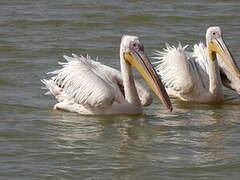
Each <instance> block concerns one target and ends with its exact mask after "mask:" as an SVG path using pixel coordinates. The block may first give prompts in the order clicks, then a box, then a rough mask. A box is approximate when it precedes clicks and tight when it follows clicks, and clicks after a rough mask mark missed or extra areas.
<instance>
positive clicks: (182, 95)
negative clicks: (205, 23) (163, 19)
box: [154, 27, 239, 103]
mask: <svg viewBox="0 0 240 180" xmlns="http://www.w3.org/2000/svg"><path fill="white" fill-rule="evenodd" d="M206 38H207V46H208V47H206V46H205V45H204V44H203V43H199V44H196V45H194V47H193V51H192V52H188V51H186V48H187V46H184V47H183V46H182V45H181V44H179V46H178V47H177V48H176V47H171V46H169V45H168V44H167V45H166V48H165V49H164V51H163V52H160V51H155V55H156V57H154V59H156V60H158V61H157V62H156V64H157V66H156V70H157V73H158V74H159V75H160V77H161V79H162V81H163V83H164V85H165V87H166V89H167V92H168V94H169V95H170V96H173V97H177V98H179V99H181V100H183V101H195V102H199V103H206V102H218V101H220V100H222V99H223V92H222V82H221V77H220V69H219V64H218V61H221V63H222V64H224V65H225V66H226V67H227V69H228V71H229V72H231V74H233V76H234V77H237V76H238V75H239V70H238V69H237V66H236V64H235V62H234V61H233V59H232V57H231V55H230V53H229V52H228V49H227V48H226V46H225V44H224V43H223V40H222V39H221V30H220V28H219V27H210V28H209V29H208V30H207V33H206ZM215 42H216V43H215ZM209 43H210V44H209ZM213 43H215V44H216V47H215V44H214V46H213ZM216 53H219V54H220V56H223V58H222V59H221V58H220V56H218V60H216V56H217V54H216ZM212 56H213V57H212ZM223 59H224V60H223ZM225 62H226V63H225ZM226 64H227V65H226ZM226 73H227V72H226ZM238 78H239V77H238Z"/></svg>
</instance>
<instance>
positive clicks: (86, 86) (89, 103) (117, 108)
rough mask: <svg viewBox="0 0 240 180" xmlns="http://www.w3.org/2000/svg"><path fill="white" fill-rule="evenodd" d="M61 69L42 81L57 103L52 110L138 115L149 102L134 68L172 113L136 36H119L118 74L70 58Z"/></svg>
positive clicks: (149, 97)
mask: <svg viewBox="0 0 240 180" xmlns="http://www.w3.org/2000/svg"><path fill="white" fill-rule="evenodd" d="M64 58H65V59H66V60H67V62H66V63H61V64H62V66H63V67H62V68H61V69H60V70H56V71H54V72H51V74H53V77H51V79H49V80H45V79H44V80H42V82H43V83H44V84H45V86H46V88H47V89H48V90H49V92H50V93H51V94H52V95H53V96H55V98H56V99H57V101H58V103H57V104H56V105H55V106H54V109H62V110H66V111H71V112H77V113H79V114H140V113H142V106H143V105H149V104H151V102H152V97H151V94H150V92H149V91H148V90H147V89H145V88H143V86H142V85H141V84H140V83H138V82H137V81H135V80H134V78H133V74H132V67H134V68H136V69H137V70H138V71H139V72H140V73H141V75H142V76H143V78H144V79H145V81H146V82H147V84H148V85H149V86H150V87H151V89H152V90H153V91H154V93H155V94H156V96H157V97H159V98H160V99H161V101H162V102H163V104H164V105H165V106H166V107H167V108H168V109H170V111H172V105H171V102H170V100H169V97H168V94H167V93H166V90H165V88H164V86H163V84H162V82H161V80H160V78H159V77H158V75H157V73H156V71H155V70H154V68H153V66H152V65H151V63H150V61H149V60H148V58H147V56H146V55H145V54H144V47H143V44H142V43H141V41H140V40H139V38H138V37H136V36H123V37H122V40H121V45H120V66H121V72H119V71H118V70H116V69H113V68H111V67H108V66H106V65H103V64H101V63H100V62H96V61H94V60H91V59H90V57H87V58H84V57H83V56H77V55H74V54H73V57H68V56H64Z"/></svg>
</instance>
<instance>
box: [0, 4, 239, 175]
mask: <svg viewBox="0 0 240 180" xmlns="http://www.w3.org/2000/svg"><path fill="white" fill-rule="evenodd" d="M239 20H240V2H239V1H234V0H232V1H231V0H230V1H223V0H222V1H217V0H208V1H204V0H203V1H201V2H200V1H188V0H187V1H167V0H162V1H151V0H150V1H137V0H129V1H126V0H123V1H109V0H108V1H97V0H93V1H88V0H82V1H78V0H68V1H64V0H56V1H49V0H38V1H37V0H33V1H29V0H1V1H0V179H4V180H5V179H11V180H15V179H18V180H27V179H41V180H42V179H56V180H59V179H104V180H105V179H130V180H132V179H184V180H185V179H240V163H239V161H240V101H239V100H240V98H239V96H237V95H236V94H235V93H233V92H231V91H230V90H225V94H226V96H225V101H224V102H222V103H221V104H217V105H203V104H190V103H183V102H180V101H177V100H173V101H172V102H173V105H174V112H172V113H169V112H168V111H167V110H166V109H165V108H164V107H163V105H162V104H161V103H160V102H159V100H157V99H156V98H155V100H154V104H153V105H151V106H149V107H145V108H144V115H140V116H79V115H77V114H73V113H68V112H62V111H53V110H52V106H53V105H54V103H55V102H56V101H55V100H54V99H53V98H52V97H50V96H44V90H42V89H41V86H42V85H41V83H40V79H41V78H47V75H46V72H48V71H52V70H54V69H57V68H58V67H59V66H58V65H57V62H58V61H63V58H62V55H63V54H67V55H70V54H71V53H76V54H83V55H86V54H89V55H91V56H92V57H93V58H96V57H97V56H98V57H99V61H101V62H103V63H105V64H107V65H109V66H112V67H115V68H118V69H119V58H118V55H119V52H118V51H119V43H120V38H121V36H122V35H123V34H131V35H138V36H140V37H141V40H142V41H143V43H144V45H145V51H146V52H147V54H148V55H149V56H152V51H153V50H155V49H162V48H163V47H164V44H165V42H169V43H170V44H173V45H177V44H178V42H179V41H181V42H182V43H183V44H189V45H193V44H194V43H197V42H199V41H205V30H206V28H207V27H208V26H210V25H219V26H220V27H221V28H222V30H223V32H224V37H225V40H226V42H227V43H228V45H229V46H230V49H231V51H232V53H233V55H234V57H235V59H236V60H237V61H238V64H240V51H239V45H240V26H239V23H240V21H239ZM136 77H137V78H138V79H139V80H140V76H139V75H138V74H136ZM79 78H81V77H79Z"/></svg>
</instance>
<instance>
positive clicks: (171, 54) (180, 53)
mask: <svg viewBox="0 0 240 180" xmlns="http://www.w3.org/2000/svg"><path fill="white" fill-rule="evenodd" d="M186 47H187V46H184V47H182V45H181V44H179V46H178V47H177V48H176V47H174V46H173V47H171V46H169V45H168V44H166V48H165V49H164V51H163V52H160V51H155V53H154V54H155V55H156V57H153V58H154V59H156V60H158V61H157V62H156V64H157V67H156V70H157V73H158V74H159V75H160V77H161V79H162V81H163V83H164V85H165V86H166V88H167V89H172V90H174V91H176V92H178V93H180V94H187V93H189V92H191V91H192V89H193V87H194V78H193V76H192V67H191V65H190V63H189V61H188V57H187V54H186V53H185V49H186Z"/></svg>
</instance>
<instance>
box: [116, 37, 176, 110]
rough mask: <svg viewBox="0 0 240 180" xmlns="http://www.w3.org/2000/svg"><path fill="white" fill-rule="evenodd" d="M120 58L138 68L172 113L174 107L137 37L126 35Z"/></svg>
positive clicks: (123, 38)
mask: <svg viewBox="0 0 240 180" xmlns="http://www.w3.org/2000/svg"><path fill="white" fill-rule="evenodd" d="M120 56H121V57H122V59H123V60H124V61H126V63H127V64H129V65H131V66H132V67H134V68H136V69H137V70H138V71H139V72H140V74H141V75H142V76H143V78H144V79H145V81H146V82H147V84H148V85H149V86H150V87H151V89H152V90H153V91H154V93H155V94H156V95H157V96H158V97H159V98H160V99H161V101H162V103H163V104H164V105H165V106H166V107H167V108H168V109H170V111H172V105H171V102H170V99H169V96H168V94H167V92H166V90H165V88H164V85H163V84H162V82H161V79H160V78H159V76H158V75H157V73H156V71H155V70H154V68H153V66H152V64H151V63H150V61H149V59H148V57H147V56H146V55H145V54H144V46H143V44H142V43H141V41H140V40H139V38H138V37H137V36H126V35H124V36H123V37H122V40H121V46H120Z"/></svg>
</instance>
